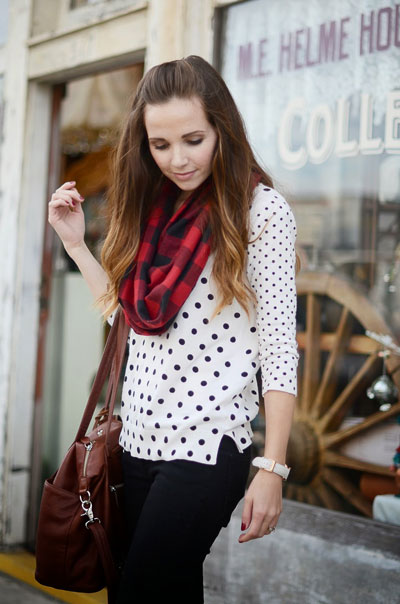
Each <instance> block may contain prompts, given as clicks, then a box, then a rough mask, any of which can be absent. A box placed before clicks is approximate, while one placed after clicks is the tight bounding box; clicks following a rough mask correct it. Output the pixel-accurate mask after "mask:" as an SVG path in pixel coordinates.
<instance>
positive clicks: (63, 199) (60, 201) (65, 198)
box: [49, 191, 77, 208]
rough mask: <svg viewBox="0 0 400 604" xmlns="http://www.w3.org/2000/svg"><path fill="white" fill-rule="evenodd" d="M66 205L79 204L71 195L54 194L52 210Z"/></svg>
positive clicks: (50, 204)
mask: <svg viewBox="0 0 400 604" xmlns="http://www.w3.org/2000/svg"><path fill="white" fill-rule="evenodd" d="M65 205H68V206H75V205H77V202H76V201H75V200H74V199H72V197H71V195H69V194H68V193H64V192H61V191H60V192H59V193H53V195H52V197H51V201H50V202H49V206H50V207H51V208H57V207H60V206H65Z"/></svg>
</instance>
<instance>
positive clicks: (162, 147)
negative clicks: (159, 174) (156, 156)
mask: <svg viewBox="0 0 400 604" xmlns="http://www.w3.org/2000/svg"><path fill="white" fill-rule="evenodd" d="M152 146H153V148H154V149H157V151H164V149H167V148H168V145H167V144H163V145H156V144H153V145H152Z"/></svg>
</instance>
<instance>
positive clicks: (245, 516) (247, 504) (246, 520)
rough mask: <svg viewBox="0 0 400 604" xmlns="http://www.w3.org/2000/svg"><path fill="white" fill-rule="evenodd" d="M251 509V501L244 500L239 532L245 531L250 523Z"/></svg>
mask: <svg viewBox="0 0 400 604" xmlns="http://www.w3.org/2000/svg"><path fill="white" fill-rule="evenodd" d="M252 508H253V500H252V499H250V498H246V497H245V498H244V504H243V512H242V526H241V530H242V531H245V530H246V529H247V527H248V526H249V524H250V522H251V511H252Z"/></svg>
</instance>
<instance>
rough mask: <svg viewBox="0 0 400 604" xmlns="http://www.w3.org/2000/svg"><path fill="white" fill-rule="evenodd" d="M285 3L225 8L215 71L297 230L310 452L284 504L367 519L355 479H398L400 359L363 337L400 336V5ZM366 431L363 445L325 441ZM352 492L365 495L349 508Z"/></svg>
mask: <svg viewBox="0 0 400 604" xmlns="http://www.w3.org/2000/svg"><path fill="white" fill-rule="evenodd" d="M284 4H285V9H284V10H283V4H282V2H281V1H280V0H249V1H247V2H243V3H239V4H236V5H233V6H230V7H228V8H226V9H224V13H223V28H222V42H221V73H222V75H223V77H224V79H225V80H226V82H227V83H228V85H229V87H230V89H231V91H232V93H233V95H234V97H235V100H236V101H237V103H238V106H239V108H240V110H241V112H242V114H243V117H244V119H245V122H246V126H247V129H248V132H249V135H250V139H251V141H252V144H253V146H254V149H255V150H256V152H257V154H258V156H259V157H260V158H261V160H262V162H263V164H264V165H265V166H266V167H267V171H269V172H270V174H271V175H272V177H273V179H274V181H275V183H276V187H277V188H278V189H279V190H280V192H282V193H283V194H284V195H285V197H286V198H287V199H288V201H289V203H290V204H291V206H292V208H293V210H294V213H295V217H296V221H297V227H298V253H299V255H300V258H301V261H302V272H301V273H300V275H299V283H300V295H299V299H298V331H299V347H300V349H301V361H300V370H299V374H300V377H299V390H300V394H299V418H301V421H302V422H303V425H302V427H301V430H303V432H304V434H303V436H301V438H300V436H299V435H298V434H296V438H298V439H300V440H299V442H300V441H301V443H302V445H304V447H306V446H307V447H308V449H309V450H311V449H312V448H313V447H315V450H314V449H313V452H312V453H310V459H307V460H306V459H305V458H303V460H302V462H301V464H300V465H302V470H301V471H300V470H299V471H298V476H297V483H296V481H294V483H293V484H292V486H290V485H289V484H288V492H291V493H292V494H293V497H294V498H298V499H302V500H305V501H309V502H311V503H317V504H321V505H324V503H325V504H326V505H327V506H328V507H333V508H341V509H347V510H349V511H353V510H354V509H356V510H358V512H361V513H366V514H368V513H370V502H369V503H368V502H367V501H366V499H365V497H364V495H363V493H362V492H361V491H362V489H361V487H360V485H361V479H362V478H363V477H365V476H364V475H366V474H367V473H368V471H369V473H373V472H374V471H375V472H378V471H377V470H376V468H375V470H374V468H373V466H372V464H373V463H375V464H381V465H382V466H385V472H383V471H382V472H381V474H382V475H385V476H387V478H388V479H389V478H390V474H389V469H388V467H389V465H390V463H391V459H392V455H393V454H394V450H395V448H396V446H398V441H399V434H400V429H399V427H398V425H396V424H395V421H394V419H393V420H392V421H391V422H389V420H388V419H387V417H386V416H385V422H383V421H382V422H378V421H377V422H375V423H374V421H375V420H374V418H377V417H378V416H377V415H376V414H377V413H378V414H379V412H381V413H382V412H383V411H385V410H386V411H387V410H390V409H392V417H393V418H394V417H395V413H394V411H395V410H396V407H395V405H396V404H398V403H397V401H398V399H399V397H398V391H396V389H395V388H396V384H397V385H399V382H400V370H399V369H400V356H397V354H398V351H397V353H396V349H395V348H393V347H392V348H390V350H389V352H390V357H388V358H387V359H386V360H387V366H385V368H384V367H383V360H382V358H379V357H376V353H377V352H378V351H379V349H380V348H381V347H382V348H385V346H383V345H382V346H381V344H380V343H378V342H377V341H376V340H375V339H374V338H373V337H372V338H371V337H369V336H368V335H367V333H366V332H367V330H370V331H371V330H372V331H373V332H375V333H377V334H378V336H386V337H388V338H389V340H386V341H387V342H390V343H396V341H397V342H398V339H399V338H400V84H399V82H400V61H399V59H400V4H398V3H395V2H394V1H388V0H375V2H371V1H370V0H360V1H359V2H354V1H352V0H337V2H335V3H324V2H320V1H319V0H287V1H286V2H285V3H284ZM328 4H329V7H328ZM349 317H351V319H350V318H349ZM357 338H359V339H357ZM374 355H375V357H374ZM374 358H375V360H374ZM368 363H370V366H368V367H369V368H368V367H367V364H368ZM372 366H374V370H372V369H371V368H372ZM385 370H389V379H390V383H389V384H388V386H389V387H390V388H391V387H392V386H393V388H392V390H391V393H392V396H391V397H388V401H389V399H390V402H387V404H386V405H385V402H384V401H383V399H379V398H376V397H375V398H374V397H373V396H372V398H369V397H368V395H367V390H368V387H369V386H370V385H371V383H373V380H374V378H376V377H378V376H379V374H380V373H382V372H384V371H385ZM360 372H361V373H360ZM357 376H358V377H357ZM346 389H347V390H346ZM370 393H371V392H370ZM371 394H372V395H373V394H374V391H373V392H372V393H371ZM330 413H331V416H329V414H330ZM374 414H375V415H374ZM383 417H384V416H383V414H382V418H383ZM367 418H370V419H369V420H368V419H367ZM371 418H372V419H371ZM368 421H369V422H370V423H368ZM371 422H372V424H373V425H374V426H375V428H371V425H372V424H371ZM359 423H361V424H362V427H361V428H359V429H358V428H357V429H354V433H356V432H357V430H359V432H357V438H358V441H357V442H356V439H355V440H354V442H353V443H352V438H350V437H349V438H347V437H346V439H344V438H342V440H340V438H339V437H337V436H329V435H331V434H333V433H334V434H335V435H336V434H337V431H338V430H345V429H350V427H351V426H353V428H354V426H355V425H356V424H359ZM378 424H379V430H380V431H381V433H380V437H379V435H377V433H376V430H378V427H377V426H378ZM310 426H311V428H310ZM309 428H310V430H311V431H308V430H309ZM374 430H375V432H374ZM327 435H328V436H329V437H330V440H329V438H328V436H327ZM361 436H362V437H363V438H364V440H365V443H364V445H362V443H361V441H360V438H361ZM342 437H343V434H342ZM354 438H355V437H354ZM302 439H303V440H302ZM335 439H336V440H335ZM378 441H379V443H380V444H379V446H378V445H377V442H378ZM327 442H329V443H330V446H331V449H329V451H325V453H324V458H323V459H322V456H321V449H325V448H326V447H327V444H326V443H327ZM324 443H325V444H324ZM333 443H334V444H333ZM373 443H374V444H373ZM310 448H311V449H310ZM318 448H319V452H318V451H317V449H318ZM328 448H329V447H328ZM335 456H336V457H335ZM349 457H351V459H354V458H355V457H357V458H358V465H357V463H355V462H354V461H351V462H350V464H348V459H349ZM327 460H328V461H327ZM329 460H330V461H329ZM324 464H325V465H324ZM346 464H347V466H346ZM363 464H364V465H363ZM368 464H370V465H368ZM344 467H347V468H348V469H346V470H344V469H343V468H344ZM360 472H361V474H360ZM378 473H379V472H378ZM317 477H318V480H319V481H320V483H321V484H322V483H323V485H322V486H321V485H320V483H318V485H320V486H318V489H317V488H316V487H315V485H316V484H317V482H318V481H317V482H315V481H316V480H317ZM313 480H314V483H313V484H314V487H315V488H311V487H310V485H311V483H312V482H313ZM352 485H353V487H354V485H356V486H357V489H361V490H360V491H357V495H354V497H350V496H349V495H348V493H349V489H351V488H353V487H352ZM353 490H354V489H353ZM346 493H347V494H346ZM339 498H341V499H342V500H343V499H344V500H345V502H346V506H347V507H344V508H343V506H342V503H340V504H338V500H339ZM347 504H348V505H347Z"/></svg>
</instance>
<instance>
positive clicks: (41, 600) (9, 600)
mask: <svg viewBox="0 0 400 604" xmlns="http://www.w3.org/2000/svg"><path fill="white" fill-rule="evenodd" d="M0 602H1V604H21V603H22V602H26V603H27V604H49V603H50V602H69V604H106V603H107V593H106V591H105V590H102V591H99V592H97V593H94V594H84V593H76V592H73V591H62V590H59V589H52V588H51V587H45V586H44V585H40V583H38V582H37V581H36V580H35V557H34V556H33V554H30V553H29V552H26V551H24V550H20V551H13V552H2V553H0Z"/></svg>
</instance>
